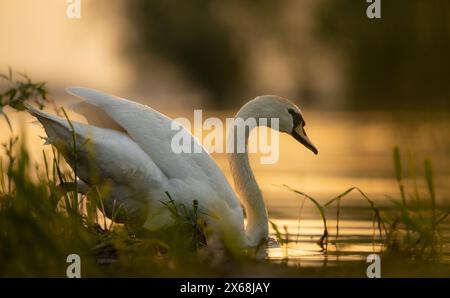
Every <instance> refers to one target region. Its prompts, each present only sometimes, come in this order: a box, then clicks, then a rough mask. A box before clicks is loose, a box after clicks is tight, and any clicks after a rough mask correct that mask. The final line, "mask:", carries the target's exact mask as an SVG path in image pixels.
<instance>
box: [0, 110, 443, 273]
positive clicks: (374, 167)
mask: <svg viewBox="0 0 450 298" xmlns="http://www.w3.org/2000/svg"><path fill="white" fill-rule="evenodd" d="M7 112H9V111H7ZM167 114H169V115H170V116H172V117H180V116H184V117H188V118H189V117H192V111H177V112H174V111H168V112H167ZM232 114H233V112H231V111H230V112H220V113H217V112H210V113H206V114H205V115H204V117H208V116H213V115H214V116H218V115H219V116H221V117H222V118H223V117H228V116H231V115H232ZM10 115H11V116H12V117H11V118H12V119H11V120H12V122H13V125H14V126H15V131H18V127H19V126H20V125H19V123H23V124H24V127H25V130H26V132H27V136H28V145H29V146H30V148H32V158H33V159H35V160H39V158H40V157H41V150H42V148H43V147H42V143H43V142H42V140H41V139H40V138H39V136H43V135H44V132H43V131H42V129H41V128H40V127H39V126H36V125H33V124H31V123H30V122H31V121H32V119H31V118H30V117H28V116H25V114H23V113H21V114H20V115H16V114H11V113H10ZM304 116H305V119H306V121H307V126H306V130H307V132H308V134H309V136H310V138H311V139H312V141H313V142H314V143H315V145H316V146H317V148H318V149H319V154H318V155H317V156H315V155H314V154H312V153H311V152H310V151H308V150H306V149H305V148H304V147H302V146H301V145H300V144H298V143H297V142H295V141H294V140H293V139H292V138H290V137H288V136H285V135H282V136H281V138H280V159H279V161H278V162H277V163H276V164H272V165H263V164H260V163H259V162H258V161H259V155H258V154H255V155H251V156H250V159H251V165H252V168H253V170H254V173H255V176H256V178H257V180H258V183H259V185H260V187H261V190H262V191H263V194H264V198H265V201H266V204H267V209H268V212H269V217H270V219H271V220H273V222H274V223H276V225H277V226H278V227H279V229H280V231H281V233H282V234H283V237H285V236H286V235H287V238H288V241H289V242H288V245H287V246H283V245H279V244H276V243H274V242H273V241H272V243H271V244H270V245H269V249H268V252H269V258H270V259H271V260H272V261H273V262H287V263H288V264H292V265H301V266H323V264H325V263H326V264H327V265H330V266H331V265H333V264H337V263H338V262H352V261H359V260H363V259H365V258H366V256H367V255H368V254H370V253H372V252H379V251H380V250H381V249H382V246H381V245H380V243H379V239H377V238H375V240H374V232H376V229H375V230H374V226H373V213H372V212H371V210H370V208H369V207H368V204H367V202H366V201H365V200H363V199H362V197H361V195H359V194H358V193H356V192H355V193H351V194H350V195H349V196H348V197H346V198H344V199H343V200H342V206H341V207H342V209H341V214H340V223H339V238H338V239H337V241H336V237H335V234H336V221H335V218H336V208H335V206H331V207H330V208H328V209H327V218H328V219H329V220H328V229H329V233H330V236H329V244H328V247H327V252H324V251H323V249H322V248H321V247H320V246H319V245H318V244H317V241H318V240H319V239H320V236H321V235H322V233H323V222H322V220H321V218H320V215H319V213H318V211H317V209H316V208H315V207H314V206H313V205H312V203H311V202H310V201H308V200H306V201H305V202H304V204H303V207H302V201H303V197H302V196H300V195H298V194H295V193H293V192H290V191H287V190H286V189H283V188H281V187H279V186H280V185H282V184H286V185H289V186H290V187H292V188H295V189H298V190H301V191H303V192H305V193H307V194H309V195H310V196H312V197H314V198H316V199H317V200H318V201H319V202H320V203H324V202H327V201H328V200H330V199H331V198H333V197H335V196H337V195H338V194H340V193H342V192H343V191H345V190H346V189H348V188H350V187H352V186H357V187H359V188H360V189H362V190H363V191H364V192H365V193H366V194H367V195H368V196H369V197H370V198H371V199H372V200H374V201H375V204H376V205H377V206H378V207H380V208H383V209H385V210H389V209H391V208H392V203H391V202H390V201H389V199H388V197H387V196H390V197H394V198H398V197H399V191H398V187H397V183H396V181H395V178H394V170H393V165H392V155H391V153H392V148H393V147H394V146H396V145H398V146H399V147H400V149H401V151H402V153H403V155H402V157H403V161H404V165H405V166H404V168H405V174H406V173H407V172H408V171H407V170H406V168H408V167H407V165H409V166H410V168H412V166H411V165H412V164H414V165H415V168H416V175H417V177H418V188H419V192H420V193H421V194H422V195H423V197H426V194H427V192H426V187H425V184H424V180H423V160H424V159H425V158H431V159H432V161H433V170H434V177H435V186H436V194H437V200H438V203H439V204H440V205H447V206H448V205H450V185H449V183H448V182H449V181H450V179H449V178H450V157H449V154H448V152H450V139H449V138H448V136H449V135H450V134H449V132H450V120H449V119H450V118H449V117H448V116H449V114H448V113H434V114H431V113H401V114H398V113H397V114H392V113H372V112H319V111H304ZM0 123H1V126H0V127H1V128H0V132H1V136H0V141H1V142H4V141H5V140H6V139H7V138H8V137H9V135H10V134H9V131H8V129H7V127H6V124H5V122H4V121H3V120H1V122H0ZM213 157H214V158H215V159H216V161H217V162H218V165H219V167H220V168H221V169H222V170H223V171H224V172H225V174H226V175H227V177H228V178H229V179H230V181H231V176H230V172H229V169H228V163H227V160H226V155H225V154H213ZM412 185H413V183H412V181H410V180H407V181H406V189H407V190H408V191H407V193H408V194H410V193H411V192H412ZM299 219H300V220H299ZM284 227H286V233H285V230H284ZM444 236H445V237H448V236H449V235H447V234H445V235H444ZM271 237H272V238H276V237H275V233H274V230H273V229H271ZM449 255H450V254H446V256H445V257H444V260H449V259H450V258H449Z"/></svg>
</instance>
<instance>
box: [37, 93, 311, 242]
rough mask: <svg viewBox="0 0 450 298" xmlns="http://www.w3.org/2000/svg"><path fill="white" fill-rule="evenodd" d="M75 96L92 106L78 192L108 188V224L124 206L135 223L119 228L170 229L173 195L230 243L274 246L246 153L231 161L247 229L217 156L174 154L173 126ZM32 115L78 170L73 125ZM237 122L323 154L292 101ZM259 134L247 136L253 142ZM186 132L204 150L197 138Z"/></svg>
mask: <svg viewBox="0 0 450 298" xmlns="http://www.w3.org/2000/svg"><path fill="white" fill-rule="evenodd" d="M68 91H69V92H70V93H72V94H74V95H76V96H78V97H81V98H83V99H84V101H82V102H80V103H79V104H77V105H76V106H75V107H74V110H75V111H77V112H79V113H81V114H83V115H84V116H85V117H86V119H87V121H88V123H89V124H82V123H77V122H72V125H73V127H74V131H75V134H76V140H77V152H78V153H77V160H76V162H77V175H78V178H79V180H80V183H79V186H78V189H79V191H80V192H86V191H87V190H88V188H89V187H90V186H92V185H94V184H97V183H102V182H107V183H108V184H109V191H108V196H107V198H105V199H104V200H105V202H104V204H105V210H106V215H107V216H108V217H111V212H112V209H113V206H114V205H115V206H118V205H120V206H122V208H124V209H125V210H126V213H127V217H126V219H125V218H120V217H119V218H116V220H117V221H121V220H122V221H128V222H133V223H134V224H137V225H141V226H144V227H145V228H147V229H149V230H157V229H160V228H163V227H165V226H169V225H171V224H173V219H172V217H171V214H170V212H169V210H168V209H167V207H166V206H165V205H164V204H162V203H161V202H167V201H168V197H167V194H166V192H167V193H169V194H170V196H171V198H172V199H173V200H174V201H175V202H176V203H178V204H184V205H185V206H187V207H190V206H192V202H193V201H194V200H197V201H198V203H199V208H200V210H201V211H203V212H205V213H207V214H209V215H210V216H207V218H205V220H207V221H209V222H208V224H209V226H211V227H212V229H213V230H214V231H215V232H216V234H217V235H220V236H221V238H222V240H224V241H237V242H238V244H239V245H240V246H256V245H258V244H260V242H261V241H263V240H265V239H267V236H268V218H267V212H266V208H265V204H264V201H263V199H262V196H261V192H260V190H259V188H258V185H257V183H256V181H255V179H254V176H253V173H252V171H251V169H250V165H249V162H248V156H247V154H246V153H233V154H231V155H230V166H231V168H232V171H233V177H234V180H235V184H236V187H237V190H238V193H239V194H240V197H241V201H242V203H243V205H244V207H245V210H246V212H247V226H246V227H244V215H243V210H242V207H241V205H240V201H239V199H238V197H237V195H236V194H235V193H234V191H233V189H232V188H231V186H230V185H229V183H228V181H227V179H226V178H225V176H224V174H223V173H222V172H221V171H220V169H219V167H218V166H217V164H216V163H215V161H214V160H213V159H212V158H211V156H210V155H209V154H208V153H207V152H206V151H205V150H202V152H201V153H179V154H177V153H174V152H173V150H172V148H171V140H172V137H173V136H174V135H175V134H176V133H179V132H177V131H175V130H172V129H171V125H172V122H173V120H172V119H170V118H168V117H167V116H165V115H163V114H161V113H159V112H158V111H155V110H153V109H151V108H149V107H147V106H144V105H141V104H138V103H136V102H133V101H129V100H125V99H120V98H117V97H114V96H111V95H107V94H104V93H100V92H98V91H95V90H90V89H85V88H69V89H68ZM29 111H30V112H31V113H32V114H33V115H34V116H36V117H37V118H38V120H39V121H40V122H41V123H42V124H43V126H44V128H45V130H46V133H47V136H48V142H49V143H51V144H54V145H55V146H56V147H57V148H58V150H60V151H61V152H62V153H63V155H64V157H65V158H66V160H67V161H68V162H69V164H71V165H72V166H73V164H74V158H73V154H72V150H73V149H72V148H73V143H72V141H73V139H72V133H71V129H70V126H69V123H68V122H67V120H65V119H63V118H60V117H57V116H54V115H51V114H48V113H45V112H42V111H39V110H36V109H33V108H31V107H29ZM236 117H238V118H244V119H246V118H249V117H254V118H256V119H259V118H263V117H264V118H273V117H278V118H279V119H280V131H284V132H288V133H291V134H293V135H294V136H295V137H296V138H297V139H298V140H299V141H301V142H302V143H304V144H305V145H306V146H307V147H309V148H310V149H311V150H313V151H315V152H316V149H315V148H314V146H313V145H312V144H311V143H310V141H309V139H308V138H307V137H306V134H304V130H303V125H304V122H303V119H302V117H301V113H300V110H299V109H298V108H297V107H296V106H295V105H293V104H292V103H290V102H289V101H287V100H284V99H281V98H279V97H276V96H263V97H258V98H256V99H254V100H252V101H250V102H249V103H247V104H246V105H244V107H243V108H242V109H241V110H240V111H239V112H238V114H237V115H236ZM299 121H300V122H299ZM299 127H301V129H300V128H299ZM235 129H236V127H235V128H234V129H233V130H231V133H235ZM251 129H252V128H250V129H249V130H248V131H246V136H245V137H246V140H247V138H248V134H249V133H250V130H251ZM299 129H300V130H299ZM182 130H183V133H184V134H186V136H188V137H190V138H191V142H193V143H194V142H195V143H197V144H198V141H197V140H196V139H195V138H194V137H193V136H192V135H191V134H190V132H188V131H187V130H184V128H182ZM198 145H199V146H201V145H200V144H198ZM202 148H203V147H202ZM93 168H94V169H93ZM93 172H95V175H93ZM94 177H96V178H94Z"/></svg>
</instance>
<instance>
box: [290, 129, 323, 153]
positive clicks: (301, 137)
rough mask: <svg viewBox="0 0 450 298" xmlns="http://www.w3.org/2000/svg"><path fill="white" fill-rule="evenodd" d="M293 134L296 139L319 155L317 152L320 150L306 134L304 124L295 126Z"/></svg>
mask: <svg viewBox="0 0 450 298" xmlns="http://www.w3.org/2000/svg"><path fill="white" fill-rule="evenodd" d="M292 136H293V137H294V139H296V140H297V141H299V142H300V143H301V144H303V146H305V147H306V148H308V149H309V150H311V151H312V152H314V154H316V155H317V153H319V150H317V148H316V146H314V144H313V143H312V142H311V140H310V139H309V137H308V136H307V135H306V131H305V128H304V127H303V125H302V124H300V125H298V126H297V127H296V128H294V130H293V131H292Z"/></svg>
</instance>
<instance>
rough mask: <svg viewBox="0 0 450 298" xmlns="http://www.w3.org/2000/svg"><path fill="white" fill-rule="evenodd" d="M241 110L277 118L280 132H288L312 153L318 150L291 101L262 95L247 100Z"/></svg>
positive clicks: (297, 109)
mask: <svg viewBox="0 0 450 298" xmlns="http://www.w3.org/2000/svg"><path fill="white" fill-rule="evenodd" d="M241 110H242V111H245V110H247V111H249V112H250V111H251V114H253V115H254V116H256V117H258V118H268V119H270V118H278V119H279V126H278V130H279V131H280V132H284V133H287V134H290V135H291V136H292V137H293V138H294V139H296V140H297V141H298V142H300V143H301V144H302V145H304V146H305V147H306V148H308V149H309V150H311V151H312V152H314V154H317V153H318V152H319V151H318V150H317V148H316V146H314V144H313V143H312V142H311V140H310V139H309V137H308V135H307V134H306V131H305V124H306V122H305V119H304V118H303V115H302V112H301V111H300V109H299V107H297V106H296V105H295V104H294V103H292V102H291V101H289V100H287V99H285V98H282V97H279V96H276V95H263V96H258V97H256V98H255V99H253V100H251V101H249V102H248V103H247V104H246V105H245V106H244V107H243V108H242V109H241ZM255 114H256V115H255ZM269 126H270V125H269ZM272 128H273V129H276V127H272Z"/></svg>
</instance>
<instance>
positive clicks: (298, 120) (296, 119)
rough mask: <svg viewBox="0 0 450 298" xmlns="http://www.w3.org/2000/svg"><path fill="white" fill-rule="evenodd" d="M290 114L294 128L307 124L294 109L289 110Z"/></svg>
mask: <svg viewBox="0 0 450 298" xmlns="http://www.w3.org/2000/svg"><path fill="white" fill-rule="evenodd" d="M288 112H289V114H291V116H292V121H293V122H294V128H295V127H298V126H299V125H301V126H305V124H306V123H305V120H303V117H302V115H300V114H299V113H297V112H296V111H295V110H294V109H289V110H288Z"/></svg>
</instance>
